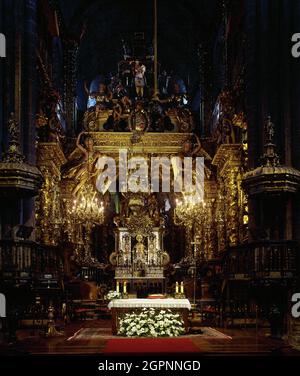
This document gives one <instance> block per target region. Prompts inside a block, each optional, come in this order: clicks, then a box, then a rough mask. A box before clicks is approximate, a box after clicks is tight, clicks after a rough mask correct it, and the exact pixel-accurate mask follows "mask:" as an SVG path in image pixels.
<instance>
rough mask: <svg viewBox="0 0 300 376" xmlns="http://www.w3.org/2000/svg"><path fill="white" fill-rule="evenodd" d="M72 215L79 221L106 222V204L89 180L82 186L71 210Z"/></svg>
mask: <svg viewBox="0 0 300 376" xmlns="http://www.w3.org/2000/svg"><path fill="white" fill-rule="evenodd" d="M69 214H70V216H71V217H72V218H73V220H74V221H76V222H77V223H82V224H86V225H87V224H102V223H103V222H104V205H103V202H102V201H100V200H99V198H98V192H97V191H95V189H94V187H93V185H92V184H91V183H90V182H89V183H87V184H86V185H85V186H83V187H82V189H81V190H80V192H79V194H78V196H77V198H76V199H74V201H73V206H72V207H71V208H70V210H69Z"/></svg>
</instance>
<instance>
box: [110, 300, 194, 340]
mask: <svg viewBox="0 0 300 376" xmlns="http://www.w3.org/2000/svg"><path fill="white" fill-rule="evenodd" d="M108 308H109V309H111V312H112V334H114V335H117V334H118V323H119V319H120V317H121V316H122V315H123V314H124V313H127V312H130V311H133V310H139V309H140V310H141V309H143V308H156V309H171V310H172V311H173V312H177V313H179V314H180V315H181V317H182V320H183V323H184V327H185V330H186V332H187V331H188V313H189V311H190V310H191V308H192V307H191V303H190V301H189V300H188V299H173V298H169V299H115V300H112V301H111V302H110V303H109V304H108Z"/></svg>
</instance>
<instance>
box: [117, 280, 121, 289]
mask: <svg viewBox="0 0 300 376" xmlns="http://www.w3.org/2000/svg"><path fill="white" fill-rule="evenodd" d="M117 292H120V285H119V281H118V282H117Z"/></svg>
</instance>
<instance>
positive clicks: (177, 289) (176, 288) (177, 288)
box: [175, 282, 179, 294]
mask: <svg viewBox="0 0 300 376" xmlns="http://www.w3.org/2000/svg"><path fill="white" fill-rule="evenodd" d="M175 292H176V294H178V292H179V285H178V282H176V287H175Z"/></svg>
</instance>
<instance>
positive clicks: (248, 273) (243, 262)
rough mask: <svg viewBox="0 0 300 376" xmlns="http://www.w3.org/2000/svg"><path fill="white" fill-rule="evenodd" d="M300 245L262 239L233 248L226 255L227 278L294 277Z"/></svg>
mask: <svg viewBox="0 0 300 376" xmlns="http://www.w3.org/2000/svg"><path fill="white" fill-rule="evenodd" d="M297 249H298V245H297V243H296V242H293V241H276V242H275V241H261V242H256V243H250V244H246V245H243V246H239V247H235V248H231V249H229V250H227V251H226V252H225V253H224V255H223V274H224V277H225V278H229V279H230V278H235V279H238V278H249V279H252V278H253V279H256V278H293V277H294V276H295V275H296V272H297Z"/></svg>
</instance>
